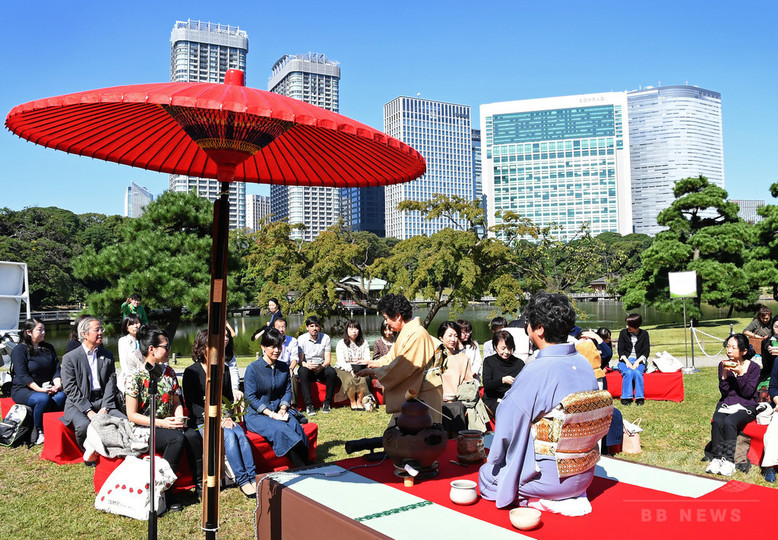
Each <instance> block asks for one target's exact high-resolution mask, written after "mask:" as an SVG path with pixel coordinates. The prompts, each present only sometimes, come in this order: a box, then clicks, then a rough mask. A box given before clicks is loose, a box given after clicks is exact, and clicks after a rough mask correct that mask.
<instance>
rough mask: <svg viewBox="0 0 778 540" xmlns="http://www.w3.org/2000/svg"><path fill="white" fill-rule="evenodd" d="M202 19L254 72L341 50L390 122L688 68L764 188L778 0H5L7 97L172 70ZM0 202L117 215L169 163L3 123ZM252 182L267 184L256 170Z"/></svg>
mask: <svg viewBox="0 0 778 540" xmlns="http://www.w3.org/2000/svg"><path fill="white" fill-rule="evenodd" d="M189 18H191V19H200V20H203V21H212V22H219V23H223V24H230V25H236V26H239V27H240V28H241V29H243V30H245V31H247V32H248V35H249V54H248V57H247V84H248V85H249V86H253V87H256V88H261V89H267V80H268V77H269V76H270V68H271V66H272V65H273V63H274V62H275V61H276V60H277V59H278V58H280V57H281V56H282V55H284V54H287V53H290V54H297V53H305V52H308V51H312V52H321V53H325V54H326V55H327V56H328V57H329V58H330V59H333V60H336V61H338V62H340V64H341V70H342V73H341V75H342V79H341V95H340V106H341V110H340V112H341V113H342V114H344V115H347V116H350V117H352V118H354V119H356V120H359V121H361V122H363V123H366V124H368V125H371V126H373V127H376V128H378V129H382V107H383V105H384V104H385V103H387V102H388V101H391V100H392V99H394V98H395V97H397V96H400V95H411V96H414V95H416V94H417V93H420V94H421V96H422V97H424V98H428V99H435V100H442V101H450V102H454V103H461V104H465V105H470V106H471V107H472V108H473V120H474V127H476V125H477V122H478V105H479V104H482V103H492V102H496V101H508V100H515V99H528V98H538V97H550V96H562V95H569V94H579V93H593V92H605V91H620V90H633V89H636V88H639V87H641V86H646V85H653V86H657V85H659V84H661V85H671V84H685V83H687V82H688V83H689V84H692V85H696V86H701V87H703V88H707V89H710V90H715V91H718V92H721V94H722V102H723V107H722V108H723V119H724V159H725V181H726V187H727V190H728V191H729V194H730V197H732V198H741V199H770V195H769V193H768V187H769V185H770V184H771V183H772V182H776V181H778V174H776V173H775V170H774V167H773V166H771V164H773V163H774V162H775V159H774V155H775V152H776V143H778V137H776V132H775V126H776V125H778V112H777V111H778V107H776V88H778V69H777V68H778V60H776V59H778V46H777V45H776V40H775V39H774V37H773V38H771V37H770V36H774V34H775V31H776V26H777V25H776V23H778V4H776V3H775V2H768V1H745V2H738V3H736V2H727V1H705V2H702V1H696V0H695V1H689V2H684V1H677V0H676V1H666V0H657V1H654V2H651V3H646V2H624V1H621V2H601V1H588V2H574V1H568V0H557V1H555V2H527V1H525V0H508V1H503V0H492V1H490V2H472V1H467V2H459V1H448V2H446V1H426V0H420V1H419V0H416V1H406V0H395V1H394V2H389V3H372V2H364V1H361V2H357V1H338V0H332V1H330V2H306V1H297V2H272V3H271V2H267V1H265V0H254V1H247V2H243V1H237V0H236V1H227V2H214V1H210V2H201V1H195V0H189V1H186V2H180V1H161V2H160V1H155V2H150V1H140V0H139V1H136V2H133V3H119V2H106V1H104V0H103V1H101V2H91V1H82V2H79V3H77V4H73V3H67V2H61V1H56V2H54V1H49V0H42V1H38V2H29V1H25V2H19V1H16V0H3V1H2V2H0V20H2V21H3V23H4V24H3V31H2V33H1V34H0V45H2V49H0V50H3V51H4V52H5V55H4V58H3V63H4V65H5V68H4V70H3V71H4V73H5V76H4V77H3V84H2V85H0V111H2V114H3V115H7V114H8V112H9V111H10V110H11V108H13V107H14V106H15V105H18V104H20V103H25V102H27V101H31V100H34V99H39V98H43V97H49V96H56V95H61V94H68V93H71V92H78V91H82V90H89V89H94V88H103V87H109V86H116V85H123V84H136V83H152V82H165V81H168V80H169V76H170V75H169V69H170V31H171V29H172V27H173V24H174V22H175V21H176V20H186V19H189ZM0 164H2V167H0V186H2V188H3V189H2V192H0V207H8V208H11V209H13V210H20V209H22V208H24V207H26V206H36V205H37V206H59V207H61V208H67V209H69V210H72V211H74V212H76V213H83V212H102V213H106V214H121V213H122V212H123V194H124V190H125V189H126V187H127V186H128V185H129V182H130V181H133V180H134V181H136V182H138V183H139V184H141V185H145V186H146V187H148V188H149V189H150V190H151V191H152V192H153V193H155V194H158V193H160V192H162V191H163V190H164V189H166V188H167V183H168V180H167V175H162V174H159V173H150V172H146V171H143V170H141V169H134V168H130V167H126V166H122V165H116V164H113V163H105V162H102V161H98V160H93V159H90V158H84V157H79V156H73V155H68V154H65V153H63V152H58V151H54V150H50V149H44V148H42V147H39V146H36V145H34V144H32V143H29V142H26V141H22V140H21V139H19V138H18V137H16V136H14V135H12V134H11V133H10V132H9V131H7V130H5V129H3V130H2V133H0ZM248 192H249V193H263V194H266V193H267V192H268V188H267V186H257V185H255V184H249V186H248Z"/></svg>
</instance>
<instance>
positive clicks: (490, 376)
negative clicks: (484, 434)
mask: <svg viewBox="0 0 778 540" xmlns="http://www.w3.org/2000/svg"><path fill="white" fill-rule="evenodd" d="M492 346H493V348H494V350H495V351H496V352H495V354H493V355H491V356H487V357H486V358H485V359H484V404H485V405H486V407H487V408H488V409H489V412H490V413H491V415H492V417H494V416H495V414H497V407H498V406H499V404H500V402H501V401H502V398H503V397H504V396H505V393H506V392H507V391H508V390H510V389H511V386H512V385H513V381H514V380H516V377H518V375H519V373H520V372H521V370H522V369H524V361H523V360H522V359H521V358H518V357H516V356H514V354H513V351H514V350H515V349H516V344H515V343H514V341H513V336H512V335H511V333H510V332H508V331H507V330H499V331H497V333H496V334H494V337H492Z"/></svg>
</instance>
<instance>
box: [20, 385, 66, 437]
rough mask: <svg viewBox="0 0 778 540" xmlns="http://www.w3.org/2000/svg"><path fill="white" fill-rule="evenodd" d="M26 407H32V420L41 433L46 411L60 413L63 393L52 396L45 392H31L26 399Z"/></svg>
mask: <svg viewBox="0 0 778 540" xmlns="http://www.w3.org/2000/svg"><path fill="white" fill-rule="evenodd" d="M26 405H27V406H28V407H32V419H33V423H34V424H35V427H36V428H38V431H39V432H40V433H43V413H45V412H46V411H61V410H62V409H63V408H64V407H65V392H63V391H62V390H60V391H59V392H57V393H56V394H54V395H53V396H50V395H49V394H47V393H46V392H33V393H32V394H31V395H30V397H28V398H27V403H26Z"/></svg>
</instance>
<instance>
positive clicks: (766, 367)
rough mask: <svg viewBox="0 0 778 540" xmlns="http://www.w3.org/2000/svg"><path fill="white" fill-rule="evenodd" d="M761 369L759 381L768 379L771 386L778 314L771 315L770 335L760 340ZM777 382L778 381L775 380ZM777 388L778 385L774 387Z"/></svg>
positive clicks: (777, 345) (777, 348)
mask: <svg viewBox="0 0 778 540" xmlns="http://www.w3.org/2000/svg"><path fill="white" fill-rule="evenodd" d="M761 353H762V371H761V373H760V374H759V382H763V381H767V380H769V381H770V384H771V386H772V381H773V376H772V373H773V367H774V366H775V357H776V356H778V315H776V316H775V317H773V320H772V321H771V323H770V335H768V336H767V339H763V340H762V350H761ZM776 383H778V381H776ZM776 388H778V387H776Z"/></svg>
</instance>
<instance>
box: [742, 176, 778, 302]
mask: <svg viewBox="0 0 778 540" xmlns="http://www.w3.org/2000/svg"><path fill="white" fill-rule="evenodd" d="M770 194H771V195H772V196H773V197H778V183H775V184H773V185H771V186H770ZM758 213H759V215H760V216H762V221H760V222H759V223H757V224H756V225H754V228H753V231H754V233H755V234H754V238H755V242H754V246H753V247H752V249H751V250H750V251H749V254H748V262H747V263H746V265H745V268H744V270H745V272H746V273H747V274H748V275H749V276H750V278H751V281H752V283H753V284H754V286H755V287H769V288H770V289H771V290H772V294H773V298H774V299H775V300H778V205H775V204H768V205H765V206H763V207H761V208H760V209H759V210H758Z"/></svg>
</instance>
